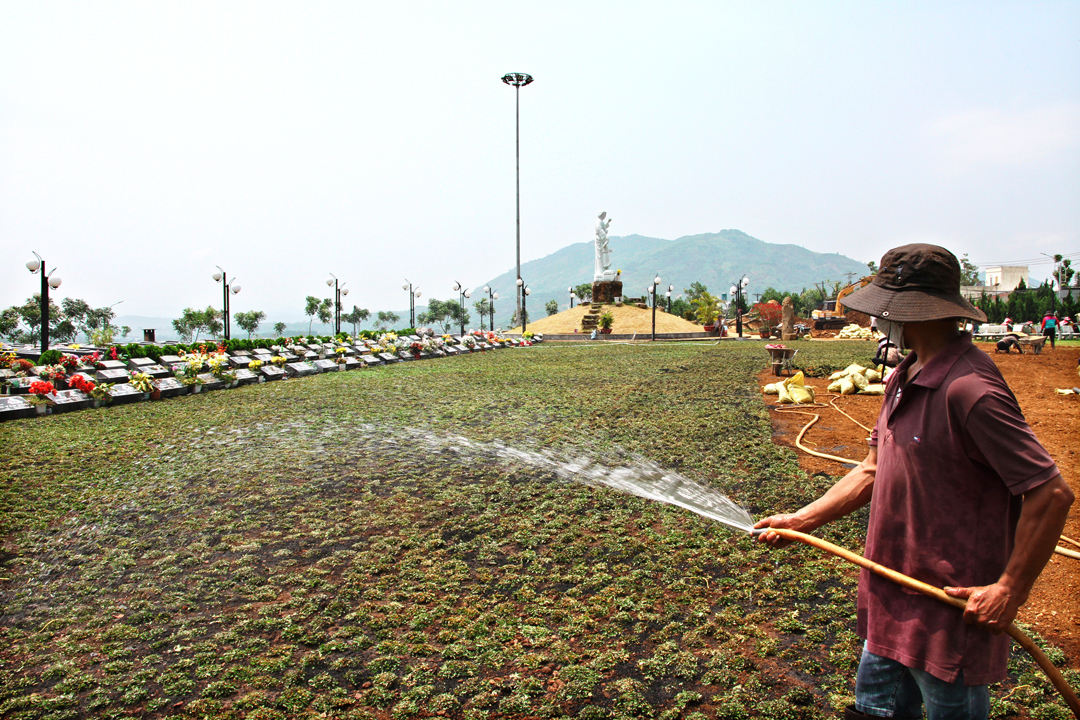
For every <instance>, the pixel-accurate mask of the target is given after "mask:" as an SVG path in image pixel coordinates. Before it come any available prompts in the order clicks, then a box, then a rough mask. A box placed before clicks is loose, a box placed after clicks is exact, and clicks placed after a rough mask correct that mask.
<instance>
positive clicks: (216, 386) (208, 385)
mask: <svg viewBox="0 0 1080 720" xmlns="http://www.w3.org/2000/svg"><path fill="white" fill-rule="evenodd" d="M196 377H197V378H199V379H200V380H202V392H206V391H207V390H220V389H221V388H223V387H225V381H224V380H222V379H221V378H219V377H218V376H217V375H215V374H214V373H200V374H199V375H196Z"/></svg>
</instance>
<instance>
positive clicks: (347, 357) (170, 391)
mask: <svg viewBox="0 0 1080 720" xmlns="http://www.w3.org/2000/svg"><path fill="white" fill-rule="evenodd" d="M403 339H404V340H406V341H408V342H410V343H412V342H420V341H421V339H420V338H418V337H415V336H407V337H404V338H403ZM473 340H474V341H475V342H474V344H473V345H472V346H471V347H470V346H469V345H467V344H466V342H465V341H464V340H463V339H462V338H461V337H456V336H455V337H452V338H451V339H450V340H449V341H447V342H446V344H445V345H444V346H443V347H441V348H436V349H433V350H430V351H427V350H425V351H421V352H413V351H411V350H402V351H400V352H398V353H392V352H372V347H373V346H375V345H376V343H375V341H365V340H358V341H356V343H355V344H354V345H346V346H342V345H335V344H333V343H322V344H310V345H293V346H292V349H293V350H297V352H292V350H279V351H276V352H272V351H270V350H268V349H265V348H258V349H255V350H251V351H248V350H236V351H233V352H231V353H226V357H227V358H228V362H229V368H230V370H229V372H230V373H231V374H232V375H233V376H234V377H235V379H234V380H233V381H231V382H228V383H227V382H226V381H224V380H222V379H221V378H219V377H217V376H216V375H214V374H213V373H209V372H206V373H200V374H198V375H197V376H196V377H197V382H196V383H194V384H185V383H183V382H181V381H180V380H179V379H177V378H176V377H175V375H176V373H177V372H178V371H179V370H180V368H181V367H182V366H183V365H184V364H185V363H186V362H187V358H185V357H182V356H179V355H162V356H161V358H160V360H154V359H153V358H132V359H130V360H128V361H127V362H122V361H119V360H105V361H100V362H98V363H97V364H96V365H95V366H88V365H80V366H79V367H78V368H77V369H76V371H75V372H74V373H73V374H71V375H70V376H69V378H73V377H74V376H75V375H82V376H83V378H84V379H86V380H88V381H91V382H94V383H114V384H113V386H112V387H111V388H109V390H108V400H107V403H108V404H112V405H119V404H124V403H129V402H138V401H141V400H149V399H150V395H151V393H147V392H143V391H141V390H139V389H138V388H136V387H135V386H133V385H131V384H130V382H129V381H130V379H131V374H132V373H136V372H138V373H145V374H146V375H149V376H150V378H151V379H152V380H153V383H154V386H155V389H156V391H157V392H160V393H161V397H162V398H168V397H176V396H177V395H186V394H188V393H189V392H194V393H198V392H203V391H210V390H218V389H221V388H224V387H237V386H239V385H250V384H253V383H261V382H272V381H275V380H281V379H283V378H286V377H289V378H294V377H308V376H311V375H317V374H319V373H325V372H340V371H348V370H359V369H362V368H370V367H377V366H379V365H387V364H391V363H398V362H408V361H413V360H426V359H430V358H439V357H452V356H455V355H467V354H469V353H470V352H484V351H488V350H494V349H496V348H502V347H507V346H528V345H530V344H531V343H530V342H527V341H521V340H518V339H508V340H507V341H506V344H499V343H494V344H492V343H488V342H484V341H481V340H480V339H479V338H474V339H473ZM341 347H344V348H345V351H344V352H343V353H339V352H338V349H339V348H341ZM339 355H340V356H342V357H341V360H340V362H339V360H338V359H337V357H338V356H339ZM274 356H278V357H283V358H284V359H285V363H284V365H283V366H281V367H278V366H277V365H275V364H273V363H272V362H271V360H270V359H271V358H272V357H274ZM252 360H259V361H261V362H262V365H261V366H260V367H258V368H257V369H251V368H250V367H249V364H250V363H251V361H252ZM38 370H40V368H39V367H37V366H35V367H34V368H32V369H31V371H30V372H31V374H34V373H35V371H38ZM37 379H38V378H37V377H36V376H35V377H24V378H19V377H16V376H15V373H14V372H13V371H12V370H9V369H7V368H2V369H0V381H3V382H6V383H7V386H6V388H5V390H6V391H7V393H8V394H7V395H2V396H0V421H2V420H12V419H17V418H24V417H32V416H34V415H39V414H46V412H51V413H61V412H68V411H71V410H81V409H83V408H86V407H89V406H91V405H95V406H97V405H98V404H100V403H99V402H97V401H94V400H93V399H92V398H90V397H89V396H88V395H87V394H86V393H84V392H83V391H82V390H77V389H74V388H71V389H67V390H57V391H56V392H55V393H54V394H52V395H50V396H49V401H50V403H51V404H50V405H49V406H47V409H46V406H44V405H34V404H32V403H30V402H29V401H28V400H27V399H26V397H25V396H26V395H28V394H29V387H30V384H31V383H32V382H33V381H35V380H37Z"/></svg>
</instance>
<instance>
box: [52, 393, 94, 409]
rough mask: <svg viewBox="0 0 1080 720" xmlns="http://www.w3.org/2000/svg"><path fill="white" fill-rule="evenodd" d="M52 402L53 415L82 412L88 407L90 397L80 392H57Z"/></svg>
mask: <svg viewBox="0 0 1080 720" xmlns="http://www.w3.org/2000/svg"><path fill="white" fill-rule="evenodd" d="M52 400H53V412H54V413H62V412H68V411H70V410H82V409H83V408H85V407H89V406H90V397H89V396H88V395H87V394H86V393H84V392H83V391H82V390H57V391H56V392H55V393H54V394H53V397H52Z"/></svg>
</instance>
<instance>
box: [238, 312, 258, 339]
mask: <svg viewBox="0 0 1080 720" xmlns="http://www.w3.org/2000/svg"><path fill="white" fill-rule="evenodd" d="M233 317H234V318H235V319H236V324H237V325H239V326H240V327H241V328H243V329H244V330H246V331H247V334H248V340H250V339H251V335H252V334H253V333H254V332H255V331H256V330H258V329H259V324H260V323H261V322H262V321H263V320H265V319H266V313H264V312H263V311H262V310H251V311H250V312H239V313H236V314H235V315H233Z"/></svg>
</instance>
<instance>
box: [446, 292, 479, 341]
mask: <svg viewBox="0 0 1080 720" xmlns="http://www.w3.org/2000/svg"><path fill="white" fill-rule="evenodd" d="M453 290H454V292H456V293H457V294H458V308H459V309H460V310H461V315H459V316H458V320H460V321H461V334H462V335H464V334H465V298H471V297H472V291H471V290H469V288H467V287H464V286H463V285H462V284H461V283H459V282H456V281H455V282H454V288H453ZM481 327H482V326H481Z"/></svg>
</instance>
